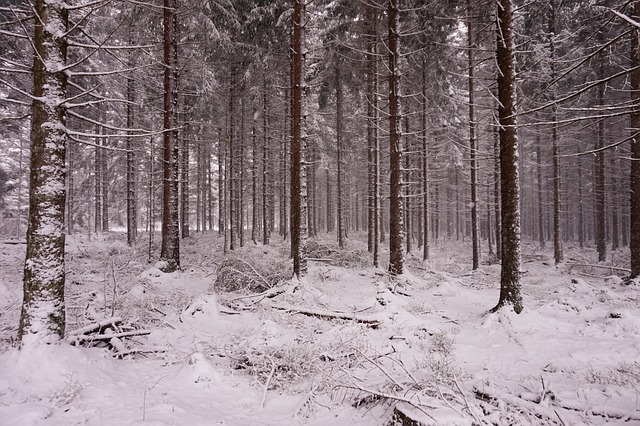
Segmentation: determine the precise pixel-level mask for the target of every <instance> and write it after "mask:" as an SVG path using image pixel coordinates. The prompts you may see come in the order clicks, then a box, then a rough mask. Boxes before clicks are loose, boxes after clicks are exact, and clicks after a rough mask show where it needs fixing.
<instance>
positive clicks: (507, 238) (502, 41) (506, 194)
mask: <svg viewBox="0 0 640 426" xmlns="http://www.w3.org/2000/svg"><path fill="white" fill-rule="evenodd" d="M497 9H498V10H497V24H498V31H497V32H498V34H497V36H498V37H497V38H498V40H497V54H496V59H497V64H498V101H499V107H498V119H499V129H500V130H499V132H500V135H499V136H500V183H501V189H502V192H501V195H502V267H501V273H500V299H499V301H498V304H497V305H496V307H495V308H493V311H496V310H498V309H500V308H501V307H503V306H505V305H512V307H513V310H514V311H515V312H516V313H518V314H519V313H520V312H522V308H523V306H522V295H521V293H520V262H521V261H520V210H519V201H520V189H519V185H518V182H519V160H518V132H517V129H516V116H515V97H516V87H515V85H516V80H515V63H514V57H513V54H514V47H513V39H512V18H513V10H512V3H511V0H500V2H499V4H498V6H497Z"/></svg>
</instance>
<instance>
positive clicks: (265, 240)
mask: <svg viewBox="0 0 640 426" xmlns="http://www.w3.org/2000/svg"><path fill="white" fill-rule="evenodd" d="M268 112H269V107H268V103H267V77H266V72H265V73H264V75H263V76H262V244H264V245H267V244H269V237H270V233H271V220H270V219H271V206H270V204H271V194H270V192H271V173H270V172H269V168H270V167H271V166H272V165H271V161H270V158H269V157H270V155H269V154H270V147H269V142H270V139H269V115H268Z"/></svg>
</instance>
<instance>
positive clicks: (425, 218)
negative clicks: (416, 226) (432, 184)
mask: <svg viewBox="0 0 640 426" xmlns="http://www.w3.org/2000/svg"><path fill="white" fill-rule="evenodd" d="M421 105H422V135H421V136H422V222H423V225H422V228H423V234H422V239H423V240H422V260H427V259H428V258H429V145H428V141H427V60H426V58H424V57H423V58H422V101H421Z"/></svg>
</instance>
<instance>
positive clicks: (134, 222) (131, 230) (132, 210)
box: [126, 32, 138, 246]
mask: <svg viewBox="0 0 640 426" xmlns="http://www.w3.org/2000/svg"><path fill="white" fill-rule="evenodd" d="M129 42H130V44H133V36H132V33H131V32H130V33H129ZM132 58H133V55H131V54H130V56H129V66H131V67H132V66H133V59H132ZM134 102H135V88H134V79H133V76H129V77H127V129H133V126H134V121H135V117H134ZM126 146H127V244H128V245H129V246H133V245H134V244H135V242H136V237H137V234H138V207H137V203H136V168H137V167H136V155H135V151H134V143H133V137H132V136H131V132H130V131H129V132H127V138H126Z"/></svg>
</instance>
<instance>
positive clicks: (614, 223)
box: [610, 150, 620, 251]
mask: <svg viewBox="0 0 640 426" xmlns="http://www.w3.org/2000/svg"><path fill="white" fill-rule="evenodd" d="M616 151H617V150H614V151H613V153H612V154H613V155H611V160H610V162H611V172H612V173H611V191H610V194H611V198H612V199H611V251H616V250H618V248H619V247H620V225H619V224H620V217H619V214H620V208H619V206H620V204H619V197H618V193H619V192H620V191H618V177H617V173H618V170H619V164H618V161H617V159H616V156H617V152H616Z"/></svg>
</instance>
